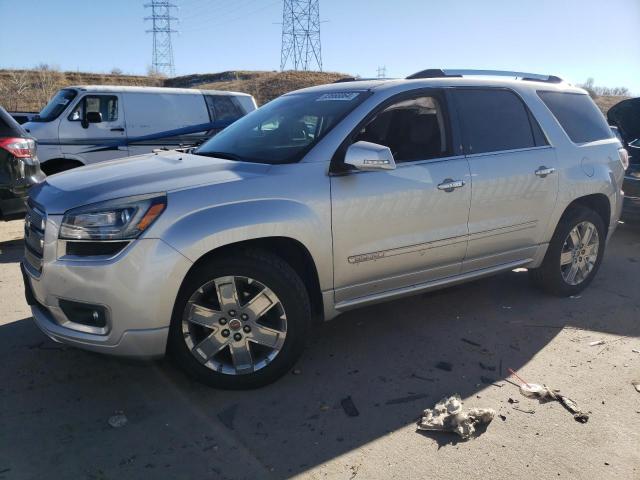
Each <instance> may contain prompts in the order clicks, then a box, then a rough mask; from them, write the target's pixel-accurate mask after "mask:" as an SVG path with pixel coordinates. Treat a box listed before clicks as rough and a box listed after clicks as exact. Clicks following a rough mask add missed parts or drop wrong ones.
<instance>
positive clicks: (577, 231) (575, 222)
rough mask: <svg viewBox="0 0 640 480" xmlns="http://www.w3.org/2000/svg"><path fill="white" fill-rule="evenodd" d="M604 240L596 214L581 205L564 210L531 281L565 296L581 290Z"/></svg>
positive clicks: (592, 272) (594, 267)
mask: <svg viewBox="0 0 640 480" xmlns="http://www.w3.org/2000/svg"><path fill="white" fill-rule="evenodd" d="M605 240H606V231H605V227H604V222H603V221H602V218H601V217H600V215H598V214H597V213H596V212H594V211H593V210H590V209H588V208H585V207H576V208H573V209H572V210H570V211H569V212H567V214H565V215H564V216H563V218H562V219H561V220H560V222H559V223H558V226H557V227H556V231H555V233H554V234H553V238H552V239H551V242H549V248H548V249H547V253H546V255H545V257H544V261H543V262H542V265H541V266H540V268H537V269H534V270H531V271H530V277H531V279H532V280H533V282H534V283H535V284H536V285H537V286H539V287H540V288H542V289H544V290H546V291H547V292H549V293H551V294H554V295H558V296H562V297H566V296H569V295H575V294H577V293H579V292H581V291H582V290H584V289H585V288H586V287H587V286H588V285H589V284H590V283H591V281H592V280H593V278H594V277H595V275H596V272H597V271H598V268H600V263H601V262H602V257H603V255H604V247H605Z"/></svg>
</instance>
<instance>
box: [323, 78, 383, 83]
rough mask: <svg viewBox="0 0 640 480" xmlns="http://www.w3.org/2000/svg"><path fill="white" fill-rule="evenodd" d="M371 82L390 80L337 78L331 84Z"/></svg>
mask: <svg viewBox="0 0 640 480" xmlns="http://www.w3.org/2000/svg"><path fill="white" fill-rule="evenodd" d="M372 80H383V81H384V80H392V79H391V78H380V77H376V78H361V77H344V78H339V79H338V80H335V81H333V82H332V83H346V82H364V81H372Z"/></svg>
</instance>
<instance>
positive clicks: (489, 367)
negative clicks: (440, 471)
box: [0, 227, 640, 478]
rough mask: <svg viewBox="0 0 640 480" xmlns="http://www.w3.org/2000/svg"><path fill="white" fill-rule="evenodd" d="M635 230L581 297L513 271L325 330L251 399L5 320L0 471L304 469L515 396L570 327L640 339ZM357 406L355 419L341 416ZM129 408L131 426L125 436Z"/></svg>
mask: <svg viewBox="0 0 640 480" xmlns="http://www.w3.org/2000/svg"><path fill="white" fill-rule="evenodd" d="M622 230H623V231H621V232H620V233H619V234H618V235H617V237H616V238H615V239H614V240H615V242H616V243H615V250H614V249H613V248H612V249H610V251H611V255H609V256H608V258H607V260H606V261H605V263H604V264H603V268H602V270H601V272H600V274H599V276H598V277H597V278H596V280H595V281H594V283H593V284H592V286H591V287H590V288H589V289H588V290H586V291H585V292H584V294H583V295H582V297H581V298H579V299H567V298H554V297H550V296H548V295H545V294H543V293H540V292H538V291H536V290H533V289H531V288H530V287H529V284H528V280H527V275H526V273H515V272H510V273H506V274H503V275H500V276H497V277H493V278H490V279H485V280H482V281H478V282H474V283H471V284H467V285H462V286H458V287H455V288H450V289H447V290H442V291H438V292H434V293H430V294H424V295H419V296H415V297H412V298H408V299H404V300H399V301H395V302H391V303H386V304H383V305H377V306H374V307H370V308H366V309H361V310H358V311H354V312H350V313H348V314H345V315H343V316H341V317H339V318H337V319H336V320H334V321H332V322H329V323H327V324H325V325H323V326H321V327H319V328H318V330H317V332H316V335H315V336H314V338H313V339H312V340H311V341H310V342H309V347H308V349H307V351H306V353H305V355H304V356H303V358H302V359H301V360H300V362H299V363H298V365H297V366H296V369H295V370H294V371H293V372H292V373H291V374H289V375H287V376H285V377H284V378H283V379H281V380H280V381H278V382H277V383H275V384H273V385H270V386H267V387H265V388H262V389H259V390H253V391H244V392H232V391H218V390H212V389H210V388H207V387H204V386H202V385H199V384H197V383H195V382H193V381H191V380H189V379H188V378H187V377H186V376H184V375H183V374H182V372H180V371H177V370H176V369H175V368H174V366H173V364H172V363H171V362H170V361H159V362H149V363H143V362H131V361H123V360H117V359H114V358H110V357H106V356H99V355H95V354H91V353H88V352H84V351H81V350H77V349H74V348H70V347H66V346H63V345H59V344H56V343H54V342H52V341H50V340H48V339H46V338H45V337H44V336H43V335H42V334H41V333H40V332H39V331H38V329H37V328H36V327H35V326H34V324H33V323H32V321H31V320H30V319H28V318H25V319H23V320H19V321H16V322H13V323H9V324H5V325H3V326H1V327H0V338H1V339H2V341H1V342H0V362H1V363H2V365H3V368H2V369H1V370H0V372H1V373H0V397H1V398H2V412H3V413H2V415H1V416H0V430H1V431H2V432H5V433H7V432H10V433H11V434H10V435H7V434H3V435H2V436H1V437H2V439H0V470H2V469H3V468H9V469H11V471H10V478H23V477H24V478H29V477H38V476H42V475H44V472H56V475H55V476H57V477H59V478H79V477H82V478H85V477H86V478H112V477H115V476H117V477H118V478H140V477H141V476H142V475H145V476H146V475H149V474H150V475H153V476H154V477H158V478H164V477H165V476H166V477H170V476H176V475H179V476H180V477H182V478H196V477H197V478H203V477H205V476H214V475H215V476H217V477H220V478H288V477H290V476H293V475H295V474H299V473H301V472H304V471H306V470H308V469H309V468H311V467H314V466H317V465H319V464H322V463H324V462H327V461H329V460H331V459H333V458H336V457H339V456H341V455H344V454H346V453H348V452H351V451H353V450H355V449H358V448H363V447H366V446H367V445H369V444H371V443H372V442H375V441H376V440H378V439H380V438H381V437H384V436H385V435H387V434H388V433H389V432H393V431H396V430H398V429H400V428H402V427H405V426H407V425H409V424H411V423H413V422H415V421H416V419H417V417H418V416H419V414H420V413H421V411H422V410H423V409H424V408H427V407H431V406H432V405H433V404H434V403H435V402H436V401H438V400H439V399H440V398H441V397H443V396H447V395H450V394H453V393H459V394H460V395H461V396H462V397H463V398H467V397H470V396H473V395H475V394H477V393H478V392H479V391H480V390H482V389H485V388H487V387H488V386H491V385H492V384H493V383H496V384H497V385H502V386H496V387H492V388H501V389H503V390H504V391H505V392H506V391H507V389H509V388H511V386H510V385H509V384H507V383H506V382H505V381H504V378H505V377H506V376H507V375H508V373H507V371H506V370H507V368H513V369H515V370H517V369H519V368H521V367H522V366H523V365H525V364H526V363H527V362H529V361H530V360H531V359H532V358H533V357H534V356H535V355H536V354H537V353H538V352H540V350H541V349H543V348H544V347H545V346H546V345H547V344H548V343H549V342H550V341H551V340H552V339H553V338H554V337H555V336H556V335H557V334H558V333H559V332H560V331H561V330H562V329H563V328H566V327H571V328H579V329H589V330H596V331H600V332H607V333H613V334H616V335H624V336H626V335H629V336H638V335H640V327H639V326H638V324H637V321H636V317H637V311H638V308H639V307H640V298H639V297H638V295H637V294H636V293H635V288H636V287H635V285H636V282H637V272H638V265H640V248H639V247H640V232H639V231H638V230H634V229H633V228H628V227H625V228H623V229H622ZM621 304H622V305H623V306H621ZM539 381H542V380H539ZM512 391H513V392H515V389H512ZM505 395H507V396H508V394H507V393H505ZM347 397H350V398H351V402H352V403H353V405H352V406H353V407H355V410H354V409H352V408H350V407H351V406H350V407H349V408H345V407H344V406H343V404H345V402H343V400H344V399H346V398H347ZM346 403H349V402H346ZM487 406H491V405H487ZM117 411H122V412H124V414H125V415H126V417H127V419H128V423H127V424H126V425H125V426H123V427H121V428H112V427H110V426H109V425H108V424H107V419H108V418H109V417H110V416H111V415H114V413H115V412H117ZM417 438H422V439H424V440H426V439H427V438H432V439H434V440H435V441H436V442H437V443H438V444H439V445H440V446H443V445H448V444H456V443H457V442H458V439H457V438H456V437H454V436H452V435H449V434H431V433H429V434H425V436H424V437H420V436H417ZM71 452H72V453H71ZM101 475H102V476H101ZM346 478H348V476H347V477H346Z"/></svg>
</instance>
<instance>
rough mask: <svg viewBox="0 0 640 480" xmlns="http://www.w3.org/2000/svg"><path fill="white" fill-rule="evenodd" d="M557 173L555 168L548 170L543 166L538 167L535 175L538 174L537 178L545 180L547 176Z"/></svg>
mask: <svg viewBox="0 0 640 480" xmlns="http://www.w3.org/2000/svg"><path fill="white" fill-rule="evenodd" d="M555 171H556V169H555V168H553V167H552V168H548V167H545V166H542V167H538V169H537V170H536V172H535V173H536V175H537V176H539V177H541V178H544V177H546V176H547V175H551V174H552V173H553V172H555Z"/></svg>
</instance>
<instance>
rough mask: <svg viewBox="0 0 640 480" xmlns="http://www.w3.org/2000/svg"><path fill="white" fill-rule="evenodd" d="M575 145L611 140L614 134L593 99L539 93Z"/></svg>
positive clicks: (579, 95)
mask: <svg viewBox="0 0 640 480" xmlns="http://www.w3.org/2000/svg"><path fill="white" fill-rule="evenodd" d="M538 95H539V96H540V98H541V99H542V101H543V102H544V103H545V104H546V105H547V107H549V110H551V113H553V116H554V117H556V120H558V122H560V125H562V128H563V129H564V131H565V132H566V133H567V135H569V138H570V139H571V141H572V142H574V143H587V142H595V141H596V140H604V139H607V138H611V137H612V136H613V133H612V132H611V129H610V128H609V125H608V124H607V121H606V120H605V118H604V115H602V113H601V112H600V110H599V109H598V107H597V106H596V104H595V103H593V100H591V97H589V95H586V94H582V93H566V92H538Z"/></svg>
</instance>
